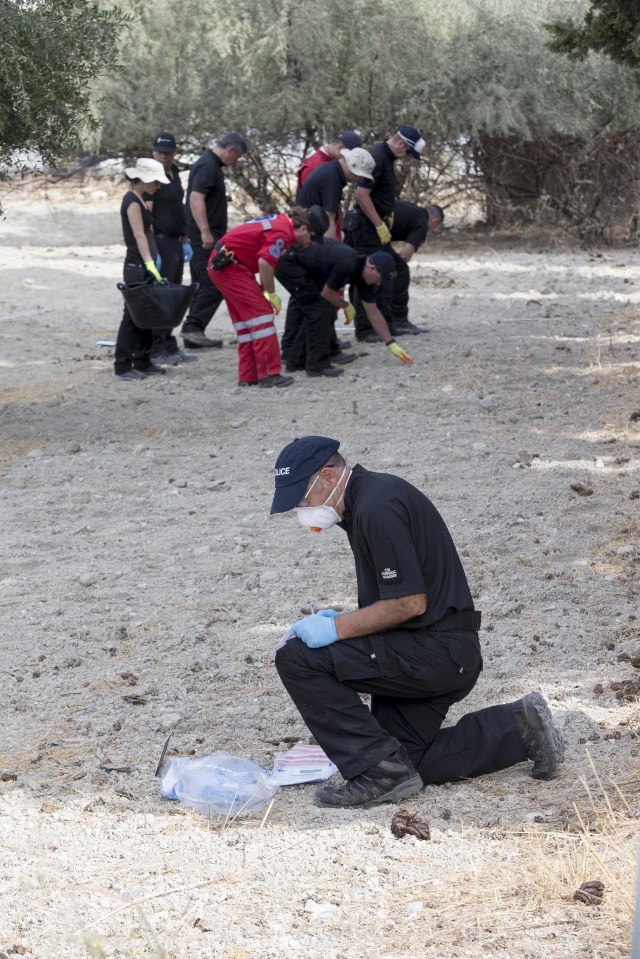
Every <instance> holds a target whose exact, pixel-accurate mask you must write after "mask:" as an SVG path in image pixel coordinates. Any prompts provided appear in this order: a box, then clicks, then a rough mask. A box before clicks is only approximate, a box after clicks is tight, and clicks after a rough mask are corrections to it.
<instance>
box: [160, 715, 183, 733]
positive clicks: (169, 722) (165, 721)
mask: <svg viewBox="0 0 640 959" xmlns="http://www.w3.org/2000/svg"><path fill="white" fill-rule="evenodd" d="M181 721H182V716H181V715H180V713H162V715H161V716H160V726H161V728H162V729H163V730H164V729H173V728H174V727H175V726H177V725H178V723H179V722H181Z"/></svg>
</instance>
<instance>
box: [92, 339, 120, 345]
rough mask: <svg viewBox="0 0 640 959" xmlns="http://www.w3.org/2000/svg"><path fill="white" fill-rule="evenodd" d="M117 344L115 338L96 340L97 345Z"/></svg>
mask: <svg viewBox="0 0 640 959" xmlns="http://www.w3.org/2000/svg"><path fill="white" fill-rule="evenodd" d="M115 345H116V341H115V340H97V341H96V346H115Z"/></svg>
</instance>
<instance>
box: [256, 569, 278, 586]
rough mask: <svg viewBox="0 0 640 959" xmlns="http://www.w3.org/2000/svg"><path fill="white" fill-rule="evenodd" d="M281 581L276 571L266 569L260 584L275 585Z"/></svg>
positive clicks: (261, 576) (261, 575)
mask: <svg viewBox="0 0 640 959" xmlns="http://www.w3.org/2000/svg"><path fill="white" fill-rule="evenodd" d="M279 579H280V575H279V573H276V571H275V570H274V569H265V570H264V572H262V573H260V583H275V582H277V581H278V580H279Z"/></svg>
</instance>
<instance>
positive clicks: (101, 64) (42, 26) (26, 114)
mask: <svg viewBox="0 0 640 959" xmlns="http://www.w3.org/2000/svg"><path fill="white" fill-rule="evenodd" d="M126 20H127V18H126V17H125V16H124V15H123V14H122V13H121V12H120V11H119V10H118V9H116V8H113V9H106V8H104V7H103V6H100V4H99V3H97V2H91V0H0V162H3V163H6V162H8V161H9V160H10V159H11V157H12V155H13V154H14V153H15V152H16V151H21V152H25V151H35V152H37V153H39V154H40V155H41V156H42V158H43V159H44V160H45V161H46V162H53V161H54V160H55V158H56V157H59V156H63V155H65V154H68V153H69V152H70V151H71V150H73V149H75V148H77V146H78V144H79V141H80V138H81V134H82V133H83V131H84V129H85V128H86V127H92V126H94V127H95V125H96V122H97V121H96V120H95V118H94V117H93V115H92V114H91V111H90V109H89V102H90V92H91V91H90V83H91V81H93V80H94V78H95V77H96V76H97V74H99V73H100V72H101V71H103V70H106V69H112V68H113V65H114V63H115V61H116V52H115V51H116V43H117V38H118V34H119V31H120V29H121V27H122V26H123V24H124V23H125V22H126Z"/></svg>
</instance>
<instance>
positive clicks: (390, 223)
mask: <svg viewBox="0 0 640 959" xmlns="http://www.w3.org/2000/svg"><path fill="white" fill-rule="evenodd" d="M384 222H385V223H386V224H387V226H388V227H389V229H390V230H393V213H390V214H389V216H385V218H384Z"/></svg>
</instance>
